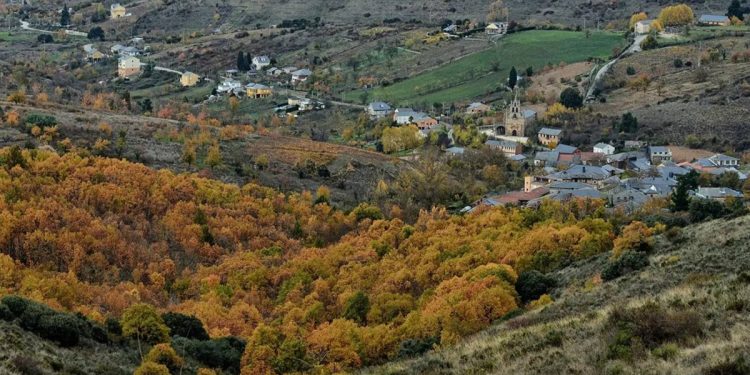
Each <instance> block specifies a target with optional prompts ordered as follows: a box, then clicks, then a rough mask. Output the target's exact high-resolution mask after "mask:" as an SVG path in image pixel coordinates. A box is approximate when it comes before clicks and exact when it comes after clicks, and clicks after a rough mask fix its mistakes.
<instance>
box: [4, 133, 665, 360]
mask: <svg viewBox="0 0 750 375" xmlns="http://www.w3.org/2000/svg"><path fill="white" fill-rule="evenodd" d="M0 161H1V162H2V165H3V168H2V170H0V190H2V191H3V192H5V193H4V196H3V199H2V200H1V201H0V222H1V223H2V225H0V228H2V232H0V244H1V246H0V248H2V249H3V254H0V265H1V267H2V269H3V272H2V275H0V293H2V294H18V295H21V296H25V297H27V298H30V299H32V300H36V301H39V302H42V303H44V304H47V305H48V306H50V307H52V308H54V309H58V310H62V311H69V312H78V313H81V314H82V315H84V316H86V317H87V318H88V319H90V320H92V321H94V322H101V323H104V322H105V321H106V320H107V319H120V318H121V317H122V316H123V315H124V314H127V313H128V309H129V308H131V307H132V306H143V305H144V304H145V305H148V306H150V307H153V308H154V309H156V310H158V311H160V312H168V311H169V312H175V313H180V314H184V315H186V316H195V317H196V318H197V319H198V320H200V322H201V323H202V325H204V326H205V329H206V331H207V333H208V334H209V335H210V337H212V338H222V337H229V336H232V337H236V338H239V339H241V340H244V341H245V342H246V347H245V350H244V353H243V355H242V360H241V365H242V367H241V369H242V370H241V371H242V373H243V374H259V373H266V374H274V373H285V372H295V371H307V370H311V369H313V368H316V369H319V370H321V371H326V372H329V371H330V372H338V371H347V370H351V369H355V368H359V367H362V366H368V365H373V364H378V363H382V362H384V361H386V360H389V359H393V358H397V357H399V356H402V355H404V352H405V351H406V352H408V351H409V350H410V349H413V350H415V351H417V352H419V351H423V350H424V349H420V348H430V347H433V346H434V345H439V346H447V345H451V344H454V343H456V342H457V341H458V340H460V339H461V338H462V337H465V336H466V335H469V334H472V333H475V332H478V331H480V330H482V329H483V328H486V327H488V326H489V325H491V324H492V323H493V322H495V321H497V320H498V319H501V318H503V317H504V316H507V315H508V314H511V313H517V311H520V310H519V309H523V308H525V307H527V306H534V304H539V303H545V300H549V296H546V295H544V296H541V298H539V300H538V301H537V300H528V298H522V296H519V293H518V291H517V290H516V287H517V286H516V285H517V281H518V278H519V274H521V273H524V272H527V271H540V272H549V271H551V270H554V269H558V268H560V267H561V266H563V265H565V264H569V263H570V262H573V261H575V260H578V259H582V258H585V257H589V256H592V255H595V254H599V253H603V252H607V251H610V250H611V249H612V248H613V246H614V247H615V250H617V249H618V248H619V249H620V250H621V251H622V250H623V249H624V250H627V248H629V247H634V246H636V245H637V244H640V243H641V242H644V241H647V240H648V236H650V235H651V229H650V228H648V227H647V226H646V225H644V224H641V223H640V222H634V223H632V224H629V225H626V224H627V222H628V219H627V218H626V217H624V216H622V215H618V214H612V213H607V212H606V211H605V209H604V207H603V206H602V205H601V203H599V202H598V201H590V200H586V201H584V200H581V201H573V202H571V203H567V204H561V203H557V202H554V201H545V202H544V203H543V204H542V206H541V207H540V208H538V209H518V208H495V209H489V208H484V209H479V210H477V212H473V213H471V214H469V215H465V216H456V215H450V214H448V213H447V212H446V211H445V209H441V208H434V209H425V210H423V211H422V212H421V214H420V215H419V218H418V219H417V220H415V221H414V222H409V223H407V222H404V221H403V220H401V219H399V218H396V217H393V218H384V216H383V214H382V213H381V211H380V209H379V208H378V207H376V206H370V205H367V204H362V205H360V206H359V207H357V208H355V209H354V210H352V211H351V212H343V211H341V210H338V209H336V208H334V207H332V206H331V205H329V203H328V200H327V196H326V193H327V192H326V190H325V189H319V190H318V191H317V192H315V193H310V192H304V193H301V194H290V195H284V194H281V193H279V192H278V191H274V190H273V189H270V188H265V187H261V186H257V185H252V184H249V185H245V186H242V187H239V186H236V185H229V184H224V183H221V182H218V181H215V180H210V179H204V178H200V177H197V176H194V175H176V174H174V173H172V172H168V171H154V170H151V169H148V168H146V167H144V166H142V165H139V164H133V163H130V162H126V161H119V160H116V159H106V158H98V157H89V156H82V155H78V154H76V153H67V154H65V155H62V156H59V155H57V154H55V153H52V152H47V151H42V150H23V151H22V150H20V149H19V148H11V149H5V150H3V151H2V156H1V157H0ZM657 229H658V228H657ZM535 297H537V296H535ZM168 337H169V336H168V335H167V336H166V339H164V340H158V339H157V340H154V341H155V342H153V343H154V344H155V343H158V342H159V341H168ZM290 356H291V357H292V358H296V359H297V360H292V361H290V360H288V358H289V357H290ZM285 358H286V360H284V359H285Z"/></svg>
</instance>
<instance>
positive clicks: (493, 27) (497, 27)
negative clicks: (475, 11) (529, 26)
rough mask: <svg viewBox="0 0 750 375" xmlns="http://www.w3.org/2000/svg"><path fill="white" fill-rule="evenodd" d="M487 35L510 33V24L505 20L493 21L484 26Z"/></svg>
mask: <svg viewBox="0 0 750 375" xmlns="http://www.w3.org/2000/svg"><path fill="white" fill-rule="evenodd" d="M484 32H485V33H486V34H487V35H505V34H507V33H508V24H507V23H505V22H493V23H491V24H489V25H487V27H485V28H484Z"/></svg>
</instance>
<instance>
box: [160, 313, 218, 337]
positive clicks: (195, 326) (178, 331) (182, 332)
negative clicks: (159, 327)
mask: <svg viewBox="0 0 750 375" xmlns="http://www.w3.org/2000/svg"><path fill="white" fill-rule="evenodd" d="M162 319H164V324H166V325H167V327H169V333H170V334H171V335H172V336H182V337H185V338H189V339H196V340H208V339H209V337H208V333H206V329H205V328H203V323H202V322H201V321H200V320H199V319H198V318H196V317H194V316H189V315H185V314H180V313H174V312H168V313H166V314H164V315H162Z"/></svg>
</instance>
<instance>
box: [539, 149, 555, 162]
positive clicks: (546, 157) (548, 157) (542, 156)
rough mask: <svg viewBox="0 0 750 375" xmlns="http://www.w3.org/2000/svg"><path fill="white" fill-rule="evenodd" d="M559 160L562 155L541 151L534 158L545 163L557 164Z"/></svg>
mask: <svg viewBox="0 0 750 375" xmlns="http://www.w3.org/2000/svg"><path fill="white" fill-rule="evenodd" d="M559 158H560V153H559V152H557V151H541V152H537V153H536V155H535V156H534V160H539V161H544V162H546V163H556V162H557V159H559Z"/></svg>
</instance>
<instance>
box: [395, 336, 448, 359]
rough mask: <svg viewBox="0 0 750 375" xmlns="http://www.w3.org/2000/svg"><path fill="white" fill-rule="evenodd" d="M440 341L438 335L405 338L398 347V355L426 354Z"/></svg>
mask: <svg viewBox="0 0 750 375" xmlns="http://www.w3.org/2000/svg"><path fill="white" fill-rule="evenodd" d="M439 341H440V339H439V338H438V337H427V338H424V339H407V340H404V341H402V342H401V344H400V345H399V347H398V357H399V358H409V357H414V356H417V355H421V354H424V353H426V352H427V351H429V350H430V349H432V348H433V347H434V346H435V345H436V344H437V343H438V342H439Z"/></svg>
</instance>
